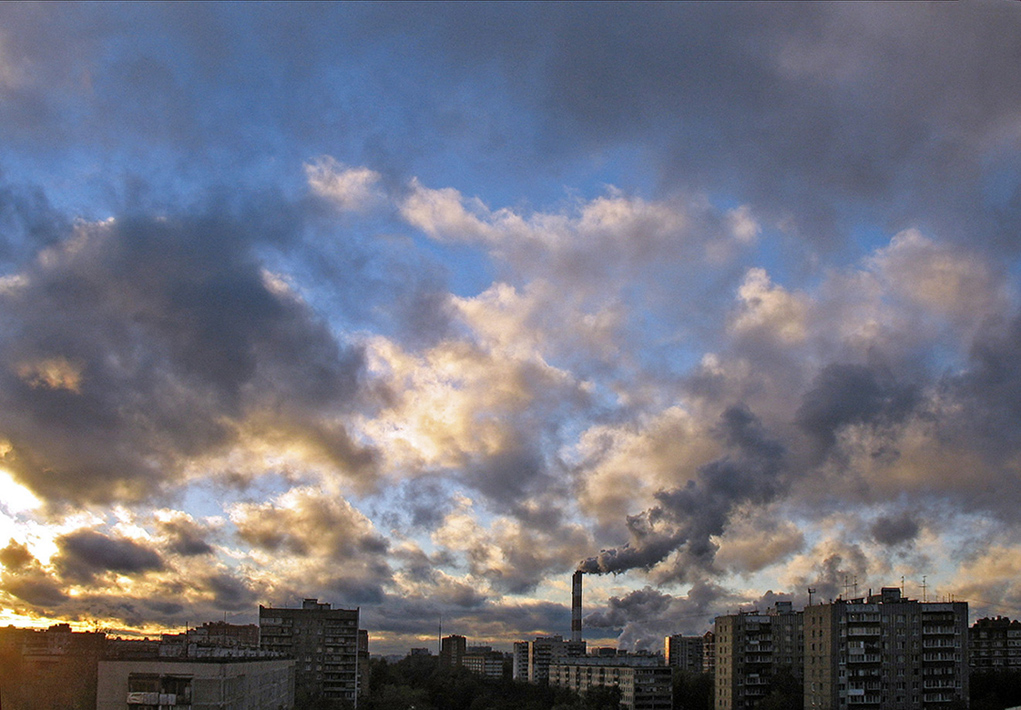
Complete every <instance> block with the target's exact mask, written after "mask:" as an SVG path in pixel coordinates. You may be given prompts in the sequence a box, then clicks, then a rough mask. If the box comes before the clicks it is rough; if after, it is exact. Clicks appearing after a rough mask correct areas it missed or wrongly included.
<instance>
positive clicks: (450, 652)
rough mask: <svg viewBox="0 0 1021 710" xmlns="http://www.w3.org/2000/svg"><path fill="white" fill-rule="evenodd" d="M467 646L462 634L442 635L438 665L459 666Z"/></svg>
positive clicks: (446, 666) (442, 666)
mask: <svg viewBox="0 0 1021 710" xmlns="http://www.w3.org/2000/svg"><path fill="white" fill-rule="evenodd" d="M467 647H468V640H467V639H466V638H465V637H464V636H457V635H454V636H444V637H443V639H442V640H441V641H440V667H441V668H460V667H461V665H462V663H463V662H464V656H465V653H466V652H467Z"/></svg>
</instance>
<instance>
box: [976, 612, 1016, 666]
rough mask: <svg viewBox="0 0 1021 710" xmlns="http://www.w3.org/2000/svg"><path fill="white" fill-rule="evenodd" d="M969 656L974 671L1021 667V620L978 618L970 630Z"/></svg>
mask: <svg viewBox="0 0 1021 710" xmlns="http://www.w3.org/2000/svg"><path fill="white" fill-rule="evenodd" d="M968 659H969V664H970V666H971V670H973V671H991V670H1021V621H1017V620H1016V619H1015V620H1013V621H1011V620H1010V619H1008V618H1006V617H1002V616H998V617H996V618H995V619H979V620H978V621H976V622H975V623H974V624H972V625H971V629H969V630H968Z"/></svg>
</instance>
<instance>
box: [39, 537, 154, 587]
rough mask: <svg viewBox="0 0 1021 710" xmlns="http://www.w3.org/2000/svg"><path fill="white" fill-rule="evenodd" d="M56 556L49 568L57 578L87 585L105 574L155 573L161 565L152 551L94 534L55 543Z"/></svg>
mask: <svg viewBox="0 0 1021 710" xmlns="http://www.w3.org/2000/svg"><path fill="white" fill-rule="evenodd" d="M56 544H57V548H58V549H59V552H58V553H57V555H56V557H54V560H53V565H54V567H55V568H56V569H57V571H58V572H59V573H60V574H61V576H63V577H65V578H67V579H70V580H74V581H78V582H88V581H90V580H92V579H93V578H94V577H96V576H97V575H102V574H103V573H105V572H117V573H119V574H125V575H136V574H142V573H145V572H152V571H159V570H162V569H164V567H165V565H164V562H163V559H162V558H161V557H160V554H159V553H158V552H157V551H156V550H155V549H153V548H151V547H147V546H146V545H143V544H141V543H138V542H135V541H134V540H129V539H127V538H122V537H109V536H107V535H104V534H102V533H99V532H95V531H94V530H78V531H76V532H73V533H68V534H67V535H61V536H60V537H58V538H57V539H56Z"/></svg>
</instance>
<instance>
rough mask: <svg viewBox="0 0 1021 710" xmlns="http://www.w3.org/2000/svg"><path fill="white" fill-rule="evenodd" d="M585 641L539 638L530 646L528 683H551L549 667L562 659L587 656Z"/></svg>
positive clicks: (549, 637)
mask: <svg viewBox="0 0 1021 710" xmlns="http://www.w3.org/2000/svg"><path fill="white" fill-rule="evenodd" d="M585 649H586V645H585V642H584V641H580V642H578V641H565V640H564V637H563V636H538V637H536V639H535V640H534V641H530V642H529V644H528V681H529V682H530V683H546V682H548V681H549V667H550V663H552V662H553V661H554V660H557V659H561V658H581V657H584V656H585Z"/></svg>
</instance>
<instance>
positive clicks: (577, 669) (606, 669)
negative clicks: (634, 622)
mask: <svg viewBox="0 0 1021 710" xmlns="http://www.w3.org/2000/svg"><path fill="white" fill-rule="evenodd" d="M672 673H673V671H672V669H671V668H670V667H669V666H664V665H662V664H661V663H660V662H659V659H657V658H656V657H653V656H616V657H610V656H608V657H593V656H587V657H585V658H559V659H557V660H555V661H554V662H553V663H551V664H550V666H549V684H550V685H555V686H560V687H563V688H570V689H571V690H573V691H575V692H577V693H584V692H586V691H588V690H590V689H591V688H594V687H598V686H603V687H617V688H619V689H620V705H621V707H622V708H624V710H671V708H672V707H673V683H672Z"/></svg>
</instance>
